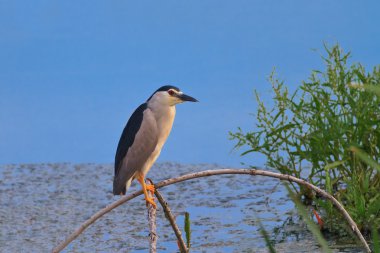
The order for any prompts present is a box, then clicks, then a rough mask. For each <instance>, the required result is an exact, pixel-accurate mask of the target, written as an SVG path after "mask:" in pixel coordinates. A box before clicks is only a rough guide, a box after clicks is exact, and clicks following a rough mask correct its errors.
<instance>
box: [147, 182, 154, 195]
mask: <svg viewBox="0 0 380 253" xmlns="http://www.w3.org/2000/svg"><path fill="white" fill-rule="evenodd" d="M146 189H147V190H148V191H150V192H151V193H152V195H153V194H154V192H155V190H156V188H154V185H153V184H147V185H146Z"/></svg>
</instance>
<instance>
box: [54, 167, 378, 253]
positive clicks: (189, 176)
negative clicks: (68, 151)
mask: <svg viewBox="0 0 380 253" xmlns="http://www.w3.org/2000/svg"><path fill="white" fill-rule="evenodd" d="M223 174H239V175H252V176H266V177H273V178H277V179H280V180H286V181H289V182H295V183H297V184H300V185H304V186H306V187H307V188H309V189H311V190H313V191H315V192H316V193H318V194H319V195H320V196H323V197H324V198H326V199H328V200H330V201H331V202H332V203H333V204H334V206H335V207H336V208H337V209H338V210H339V211H340V212H341V213H342V215H343V217H344V218H345V219H346V221H347V222H348V224H349V225H350V227H351V229H352V230H353V231H354V232H355V234H356V235H357V236H358V238H359V239H360V241H361V242H362V244H363V246H364V247H365V249H366V252H371V250H370V248H369V246H368V244H367V242H366V241H365V239H364V237H363V235H362V234H361V233H360V230H359V228H358V226H357V225H356V223H355V222H354V221H353V220H352V218H351V217H350V215H349V214H348V212H347V211H346V210H345V209H344V207H343V205H342V204H340V203H339V201H338V200H336V199H335V198H334V197H333V196H331V195H330V194H328V193H327V192H325V191H324V190H322V189H320V188H318V187H317V186H315V185H312V184H311V183H309V182H307V181H305V180H303V179H299V178H296V177H293V176H290V175H284V174H280V173H275V172H270V171H265V170H257V169H220V170H206V171H201V172H196V173H191V174H187V175H183V176H179V177H176V178H170V179H167V180H164V181H161V182H159V183H157V184H155V188H156V189H159V188H161V187H164V186H167V185H171V184H175V183H179V182H183V181H186V180H190V179H194V178H200V177H209V176H214V175H223ZM141 194H142V191H141V190H140V191H137V192H134V193H132V194H130V195H128V196H123V197H121V198H120V199H119V200H117V201H115V202H113V203H112V204H110V205H108V206H106V207H105V208H103V209H101V210H100V211H98V212H97V213H95V214H94V215H93V216H91V217H90V218H89V219H88V220H87V221H85V222H84V223H83V224H82V225H80V227H79V228H78V229H76V230H75V231H74V232H73V233H72V234H70V235H69V236H68V237H67V239H66V240H65V241H63V242H61V243H60V244H59V245H58V246H57V247H55V248H54V249H53V252H60V251H61V250H62V249H64V248H65V247H66V246H67V245H68V244H69V243H70V242H72V241H73V240H74V239H75V238H77V237H78V236H79V235H80V234H81V233H82V232H83V231H84V230H85V229H86V228H87V227H88V226H90V225H91V224H92V223H94V222H95V221H96V220H97V219H99V218H100V217H102V216H103V215H104V214H106V213H108V212H110V211H111V210H112V209H114V208H116V207H118V206H120V205H121V204H123V203H125V202H127V201H129V200H131V199H134V198H135V197H137V196H139V195H141Z"/></svg>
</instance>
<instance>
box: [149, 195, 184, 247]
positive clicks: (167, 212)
mask: <svg viewBox="0 0 380 253" xmlns="http://www.w3.org/2000/svg"><path fill="white" fill-rule="evenodd" d="M154 194H155V195H156V197H157V199H158V202H160V204H161V206H162V208H163V209H164V212H165V216H166V218H167V219H168V220H169V222H170V225H171V226H172V228H173V231H174V233H175V236H176V237H177V240H178V246H179V251H180V252H181V253H187V252H188V249H187V247H186V244H185V241H184V240H183V238H182V233H181V230H179V228H178V225H177V223H176V222H175V218H174V216H173V214H172V211H171V210H170V207H169V205H168V202H166V200H165V199H164V198H163V197H162V195H161V193H160V192H159V191H158V190H157V189H156V191H155V192H154Z"/></svg>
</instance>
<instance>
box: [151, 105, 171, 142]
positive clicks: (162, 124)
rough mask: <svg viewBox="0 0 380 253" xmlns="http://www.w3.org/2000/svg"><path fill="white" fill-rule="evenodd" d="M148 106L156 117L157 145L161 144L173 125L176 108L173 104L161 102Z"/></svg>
mask: <svg viewBox="0 0 380 253" xmlns="http://www.w3.org/2000/svg"><path fill="white" fill-rule="evenodd" d="M148 107H149V108H150V109H151V110H152V111H153V112H154V113H153V115H154V117H155V118H156V122H157V128H158V130H159V131H158V132H159V133H160V134H159V136H158V145H159V146H162V145H163V144H164V142H165V141H166V139H167V138H168V136H169V134H170V131H171V129H172V126H173V122H174V118H175V113H176V109H175V106H168V105H162V104H155V105H154V106H149V104H148Z"/></svg>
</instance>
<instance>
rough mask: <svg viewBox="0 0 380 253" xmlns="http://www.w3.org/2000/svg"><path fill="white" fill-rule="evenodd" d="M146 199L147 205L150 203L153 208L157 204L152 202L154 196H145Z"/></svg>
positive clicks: (155, 207)
mask: <svg viewBox="0 0 380 253" xmlns="http://www.w3.org/2000/svg"><path fill="white" fill-rule="evenodd" d="M145 201H146V205H147V206H148V205H149V204H151V205H152V206H153V208H154V209H157V205H156V203H155V202H154V198H146V199H145Z"/></svg>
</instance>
